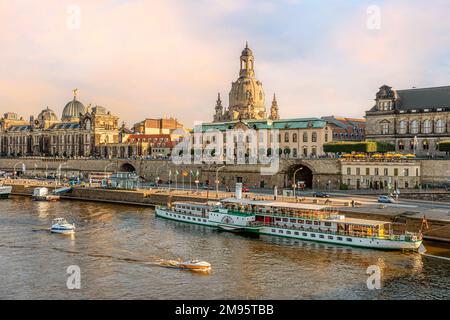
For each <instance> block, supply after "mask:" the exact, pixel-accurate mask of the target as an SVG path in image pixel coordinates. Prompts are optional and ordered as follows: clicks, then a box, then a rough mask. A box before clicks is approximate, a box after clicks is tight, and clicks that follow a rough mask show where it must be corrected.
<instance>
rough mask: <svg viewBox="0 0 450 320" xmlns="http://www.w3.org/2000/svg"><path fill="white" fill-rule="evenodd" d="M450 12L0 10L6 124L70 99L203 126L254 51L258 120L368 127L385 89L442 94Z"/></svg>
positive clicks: (283, 0)
mask: <svg viewBox="0 0 450 320" xmlns="http://www.w3.org/2000/svg"><path fill="white" fill-rule="evenodd" d="M449 16H450V1H448V0H430V1H420V0H419V1H416V0H404V1H402V0H389V1H376V0H373V1H365V0H276V1H275V0H273V1H270V0H128V1H127V0H96V1H88V0H71V1H66V0H40V1H34V0H15V1H6V0H0V114H3V113H5V112H16V113H18V114H19V116H22V117H23V118H25V119H28V118H29V117H30V115H35V116H36V115H37V114H38V113H39V112H40V111H41V110H42V109H44V108H46V107H50V108H51V109H53V110H54V111H55V112H56V113H57V115H58V116H61V114H62V110H63V108H64V105H65V104H66V103H67V102H68V101H70V100H71V99H72V90H73V89H74V88H78V100H79V101H81V102H82V103H83V104H84V105H86V106H87V105H89V104H91V105H92V106H96V105H99V106H103V107H105V108H106V109H108V110H110V111H111V113H113V114H116V115H118V116H119V117H120V121H125V123H126V124H127V125H128V126H130V125H132V124H134V123H136V122H138V121H140V120H142V119H144V118H159V117H163V118H165V117H175V118H178V119H179V120H180V121H181V122H182V123H184V124H185V125H186V126H187V127H190V126H192V125H193V123H194V121H211V120H212V116H213V113H214V106H215V100H216V98H217V93H218V92H220V93H221V96H222V100H223V105H224V106H228V93H229V91H230V89H231V82H232V81H235V80H236V79H237V77H238V72H239V56H240V54H241V51H242V49H243V48H244V46H245V42H246V41H248V43H249V47H250V48H251V49H252V50H253V52H254V55H255V72H256V77H257V78H258V79H259V80H260V81H261V82H262V83H263V87H264V90H265V94H266V108H267V110H269V109H270V103H271V97H272V95H273V93H276V96H277V100H278V105H279V108H280V115H281V117H282V118H301V117H321V116H329V115H336V116H347V117H362V116H364V113H365V111H366V110H368V109H370V108H371V107H372V106H373V104H374V101H373V100H374V98H375V94H376V92H377V90H378V88H379V87H380V86H382V85H383V84H387V85H389V86H392V87H393V88H394V89H407V88H412V87H429V86H443V85H450V19H449V18H448V17H449Z"/></svg>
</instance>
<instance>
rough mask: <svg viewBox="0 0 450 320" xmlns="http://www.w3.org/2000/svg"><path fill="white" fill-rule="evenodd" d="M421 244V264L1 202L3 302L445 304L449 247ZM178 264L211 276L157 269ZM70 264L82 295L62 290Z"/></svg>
mask: <svg viewBox="0 0 450 320" xmlns="http://www.w3.org/2000/svg"><path fill="white" fill-rule="evenodd" d="M56 217H65V218H67V219H68V220H69V221H71V222H74V223H75V224H76V226H77V231H76V233H75V235H73V236H64V235H58V234H52V233H50V232H49V231H48V230H47V229H48V228H49V227H50V224H51V220H52V219H54V218H56ZM425 246H426V247H427V249H428V251H427V254H429V255H428V256H425V255H421V254H419V253H411V252H409V253H402V252H390V251H378V250H371V249H359V248H352V247H345V246H338V245H331V244H319V243H315V242H308V241H301V240H290V239H285V238H279V237H273V236H259V237H257V236H246V235H239V234H233V233H227V232H220V231H217V230H215V229H212V228H209V227H203V226H196V225H192V224H185V223H182V222H176V221H169V220H164V219H162V218H157V217H155V214H154V210H153V209H151V208H143V207H137V206H127V205H117V204H105V203H95V202H82V201H69V200H62V201H60V202H53V203H51V202H34V201H31V199H29V198H26V197H12V198H10V199H7V200H0V299H449V298H450V259H445V257H447V258H450V246H448V245H445V244H437V243H425ZM430 255H431V256H430ZM439 256H441V257H444V258H439ZM178 258H181V259H183V260H185V259H186V260H187V259H194V258H197V259H201V260H206V261H208V262H210V263H211V264H212V267H213V269H212V271H211V272H210V273H209V274H202V273H194V272H190V271H185V270H178V269H170V268H165V267H162V266H160V265H158V260H160V259H178ZM71 265H76V266H79V268H80V274H81V278H80V284H81V288H80V289H73V290H69V289H68V288H67V285H66V282H67V278H68V276H69V275H68V274H67V273H66V272H67V268H68V267H69V266H71ZM371 265H377V266H379V267H380V269H381V289H379V290H377V289H375V290H369V289H368V287H367V278H368V277H369V275H368V274H366V271H367V268H368V267H369V266H371Z"/></svg>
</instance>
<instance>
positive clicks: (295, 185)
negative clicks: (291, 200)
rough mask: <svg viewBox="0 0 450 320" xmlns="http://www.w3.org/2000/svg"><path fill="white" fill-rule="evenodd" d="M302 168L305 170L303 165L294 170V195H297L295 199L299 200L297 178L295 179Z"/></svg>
mask: <svg viewBox="0 0 450 320" xmlns="http://www.w3.org/2000/svg"><path fill="white" fill-rule="evenodd" d="M300 170H303V167H301V168H298V169H297V170H295V171H294V197H295V201H297V180H295V175H296V174H297V172H298V171H300Z"/></svg>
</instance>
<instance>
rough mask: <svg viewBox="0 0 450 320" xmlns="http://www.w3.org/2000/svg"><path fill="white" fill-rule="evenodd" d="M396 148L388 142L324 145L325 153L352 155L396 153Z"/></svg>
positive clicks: (345, 142) (347, 142) (330, 143)
mask: <svg viewBox="0 0 450 320" xmlns="http://www.w3.org/2000/svg"><path fill="white" fill-rule="evenodd" d="M394 150H395V146H394V145H393V144H390V143H388V142H376V141H361V142H350V141H342V142H329V143H325V144H324V145H323V151H324V152H331V153H338V152H341V153H352V152H365V153H373V152H388V151H394Z"/></svg>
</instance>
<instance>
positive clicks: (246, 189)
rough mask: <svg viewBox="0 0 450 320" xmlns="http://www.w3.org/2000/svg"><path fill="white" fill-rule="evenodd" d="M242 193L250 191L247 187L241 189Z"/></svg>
mask: <svg viewBox="0 0 450 320" xmlns="http://www.w3.org/2000/svg"><path fill="white" fill-rule="evenodd" d="M242 192H250V189H249V188H248V187H245V186H244V187H242Z"/></svg>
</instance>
